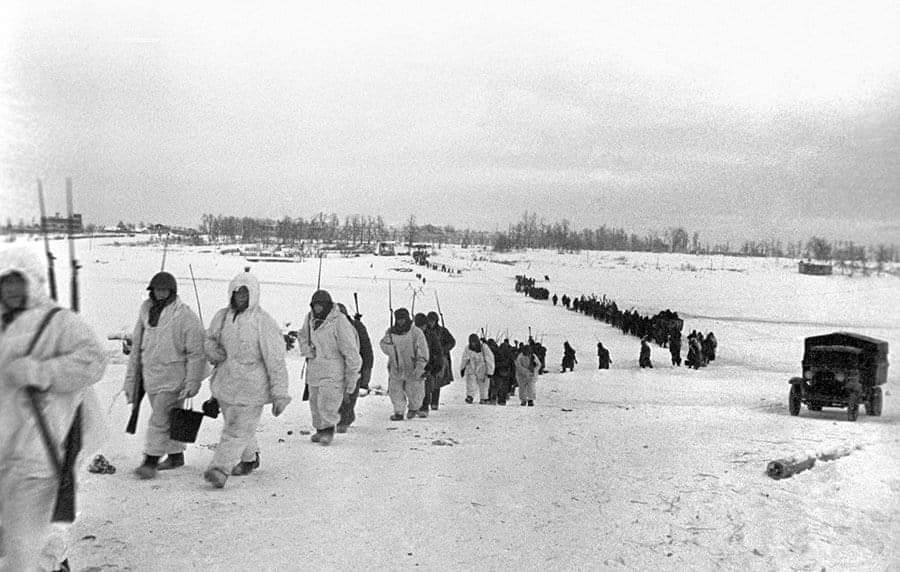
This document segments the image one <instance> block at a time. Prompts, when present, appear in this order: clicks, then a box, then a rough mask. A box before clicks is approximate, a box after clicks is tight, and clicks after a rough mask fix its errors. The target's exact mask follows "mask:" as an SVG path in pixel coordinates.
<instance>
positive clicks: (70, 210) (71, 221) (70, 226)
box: [66, 177, 81, 312]
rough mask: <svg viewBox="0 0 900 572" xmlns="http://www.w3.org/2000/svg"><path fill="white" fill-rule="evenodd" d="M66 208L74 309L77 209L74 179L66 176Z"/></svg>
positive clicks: (76, 291)
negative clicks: (73, 189)
mask: <svg viewBox="0 0 900 572" xmlns="http://www.w3.org/2000/svg"><path fill="white" fill-rule="evenodd" d="M66 209H67V211H68V215H69V220H68V235H69V264H70V265H71V266H72V304H71V306H72V311H74V312H77V311H78V310H79V302H78V301H79V296H78V269H79V268H81V266H79V265H78V260H77V259H76V258H75V236H74V235H75V220H74V212H75V209H74V208H73V206H72V179H71V178H69V177H66Z"/></svg>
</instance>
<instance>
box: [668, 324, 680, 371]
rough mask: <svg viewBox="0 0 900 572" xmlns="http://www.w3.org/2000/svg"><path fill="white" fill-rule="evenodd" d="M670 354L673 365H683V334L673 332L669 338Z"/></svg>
mask: <svg viewBox="0 0 900 572" xmlns="http://www.w3.org/2000/svg"><path fill="white" fill-rule="evenodd" d="M669 353H670V354H672V365H674V366H680V365H681V332H672V333H671V335H670V336H669Z"/></svg>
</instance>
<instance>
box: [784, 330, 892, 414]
mask: <svg viewBox="0 0 900 572" xmlns="http://www.w3.org/2000/svg"><path fill="white" fill-rule="evenodd" d="M803 345H804V348H803V349H804V351H803V363H802V367H803V377H793V378H791V380H790V382H789V383H790V384H791V390H790V393H789V394H788V410H789V411H790V414H791V415H799V414H800V405H801V404H805V405H806V407H807V408H808V409H809V410H810V411H821V410H822V408H823V407H840V408H846V409H847V419H848V420H850V421H856V417H857V415H858V413H859V405H860V404H863V405H864V406H865V408H866V415H871V416H874V417H877V416H879V415H881V405H882V399H883V396H882V392H881V387H879V386H881V385H883V384H884V383H885V382H887V370H888V343H887V342H885V341H882V340H877V339H875V338H870V337H868V336H861V335H859V334H852V333H848V332H834V333H831V334H824V335H821V336H811V337H808V338H806V340H804V344H803Z"/></svg>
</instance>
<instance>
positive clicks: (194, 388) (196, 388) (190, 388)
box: [178, 382, 200, 400]
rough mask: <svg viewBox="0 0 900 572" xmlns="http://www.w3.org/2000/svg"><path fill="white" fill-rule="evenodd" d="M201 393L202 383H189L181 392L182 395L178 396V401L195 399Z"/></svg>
mask: <svg viewBox="0 0 900 572" xmlns="http://www.w3.org/2000/svg"><path fill="white" fill-rule="evenodd" d="M199 392H200V382H193V383H188V384H186V385H185V386H184V389H182V390H181V393H179V394H178V399H179V400H181V399H190V398H191V397H194V396H195V395H197V394H198V393H199Z"/></svg>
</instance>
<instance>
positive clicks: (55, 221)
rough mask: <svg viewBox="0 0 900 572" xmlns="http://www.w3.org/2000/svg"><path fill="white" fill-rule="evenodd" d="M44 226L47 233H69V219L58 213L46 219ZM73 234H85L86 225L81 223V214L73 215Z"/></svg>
mask: <svg viewBox="0 0 900 572" xmlns="http://www.w3.org/2000/svg"><path fill="white" fill-rule="evenodd" d="M44 224H45V225H46V226H47V232H68V231H69V218H68V217H62V216H59V213H56V215H55V216H48V217H44ZM72 232H75V233H82V232H84V224H83V223H82V221H81V215H80V214H77V213H76V214H73V215H72Z"/></svg>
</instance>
